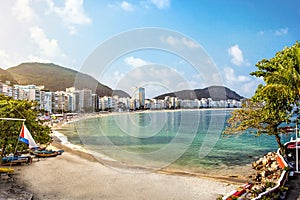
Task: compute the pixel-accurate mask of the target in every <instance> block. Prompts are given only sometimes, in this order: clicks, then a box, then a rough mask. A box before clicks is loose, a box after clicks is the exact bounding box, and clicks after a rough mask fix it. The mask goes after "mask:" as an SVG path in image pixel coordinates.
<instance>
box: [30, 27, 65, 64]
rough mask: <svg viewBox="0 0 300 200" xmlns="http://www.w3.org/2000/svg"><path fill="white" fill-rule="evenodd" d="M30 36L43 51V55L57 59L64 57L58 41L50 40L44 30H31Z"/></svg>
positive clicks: (36, 28)
mask: <svg viewBox="0 0 300 200" xmlns="http://www.w3.org/2000/svg"><path fill="white" fill-rule="evenodd" d="M29 31H30V36H31V38H32V39H33V41H34V42H35V43H36V44H37V45H38V47H39V48H40V50H41V55H42V56H43V57H45V59H46V58H56V57H60V56H63V55H62V53H61V50H60V48H59V46H58V43H57V40H55V39H49V38H48V37H47V36H46V34H45V32H44V30H43V29H41V28H40V27H38V26H35V27H31V28H30V29H29Z"/></svg>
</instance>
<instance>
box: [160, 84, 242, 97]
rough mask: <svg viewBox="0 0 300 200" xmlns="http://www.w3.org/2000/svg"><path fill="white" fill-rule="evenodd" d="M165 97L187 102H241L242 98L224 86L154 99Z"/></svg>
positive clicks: (185, 91)
mask: <svg viewBox="0 0 300 200" xmlns="http://www.w3.org/2000/svg"><path fill="white" fill-rule="evenodd" d="M166 96H170V97H178V98H179V99H189V100H194V99H201V98H212V99H213V100H215V101H219V100H227V99H235V100H241V99H243V98H244V97H242V96H240V95H239V94H237V93H236V92H234V91H232V90H230V89H229V88H227V87H224V86H210V87H207V88H204V89H196V90H181V91H178V92H174V93H167V94H162V95H159V96H157V97H155V99H164V98H165V97H166Z"/></svg>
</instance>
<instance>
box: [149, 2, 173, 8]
mask: <svg viewBox="0 0 300 200" xmlns="http://www.w3.org/2000/svg"><path fill="white" fill-rule="evenodd" d="M151 3H152V4H154V5H155V6H156V7H157V8H158V9H166V8H169V7H170V0H151Z"/></svg>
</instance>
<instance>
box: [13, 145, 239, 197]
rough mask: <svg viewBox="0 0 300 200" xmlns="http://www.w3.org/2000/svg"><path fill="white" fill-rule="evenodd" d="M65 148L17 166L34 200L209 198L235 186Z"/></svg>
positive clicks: (22, 181)
mask: <svg viewBox="0 0 300 200" xmlns="http://www.w3.org/2000/svg"><path fill="white" fill-rule="evenodd" d="M56 146H57V147H61V146H60V144H56ZM65 150H66V152H64V153H63V154H62V155H61V156H57V157H55V158H47V159H39V161H37V160H34V162H33V163H32V164H31V165H29V166H21V167H18V170H17V171H18V172H19V173H20V174H19V175H18V177H17V181H18V182H21V183H25V184H26V186H27V187H28V188H29V189H30V191H32V192H33V194H34V199H139V200H140V199H207V200H209V199H216V198H217V197H218V196H219V195H220V194H227V193H228V192H230V191H232V190H233V189H235V188H236V185H235V184H229V183H226V180H217V179H212V178H204V177H194V176H187V175H184V174H176V173H175V175H174V173H166V172H164V173H157V172H153V171H147V170H144V169H137V168H134V169H132V168H120V167H113V166H111V165H103V164H101V163H99V162H98V160H97V159H95V158H94V157H93V156H91V155H89V154H87V153H84V152H80V151H76V150H72V149H67V148H65Z"/></svg>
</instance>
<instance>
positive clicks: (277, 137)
mask: <svg viewBox="0 0 300 200" xmlns="http://www.w3.org/2000/svg"><path fill="white" fill-rule="evenodd" d="M274 135H275V138H276V142H277V144H278V147H279V148H280V151H281V153H282V154H283V155H284V154H285V147H284V145H283V144H282V143H281V138H280V136H279V134H278V133H276V134H274Z"/></svg>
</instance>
